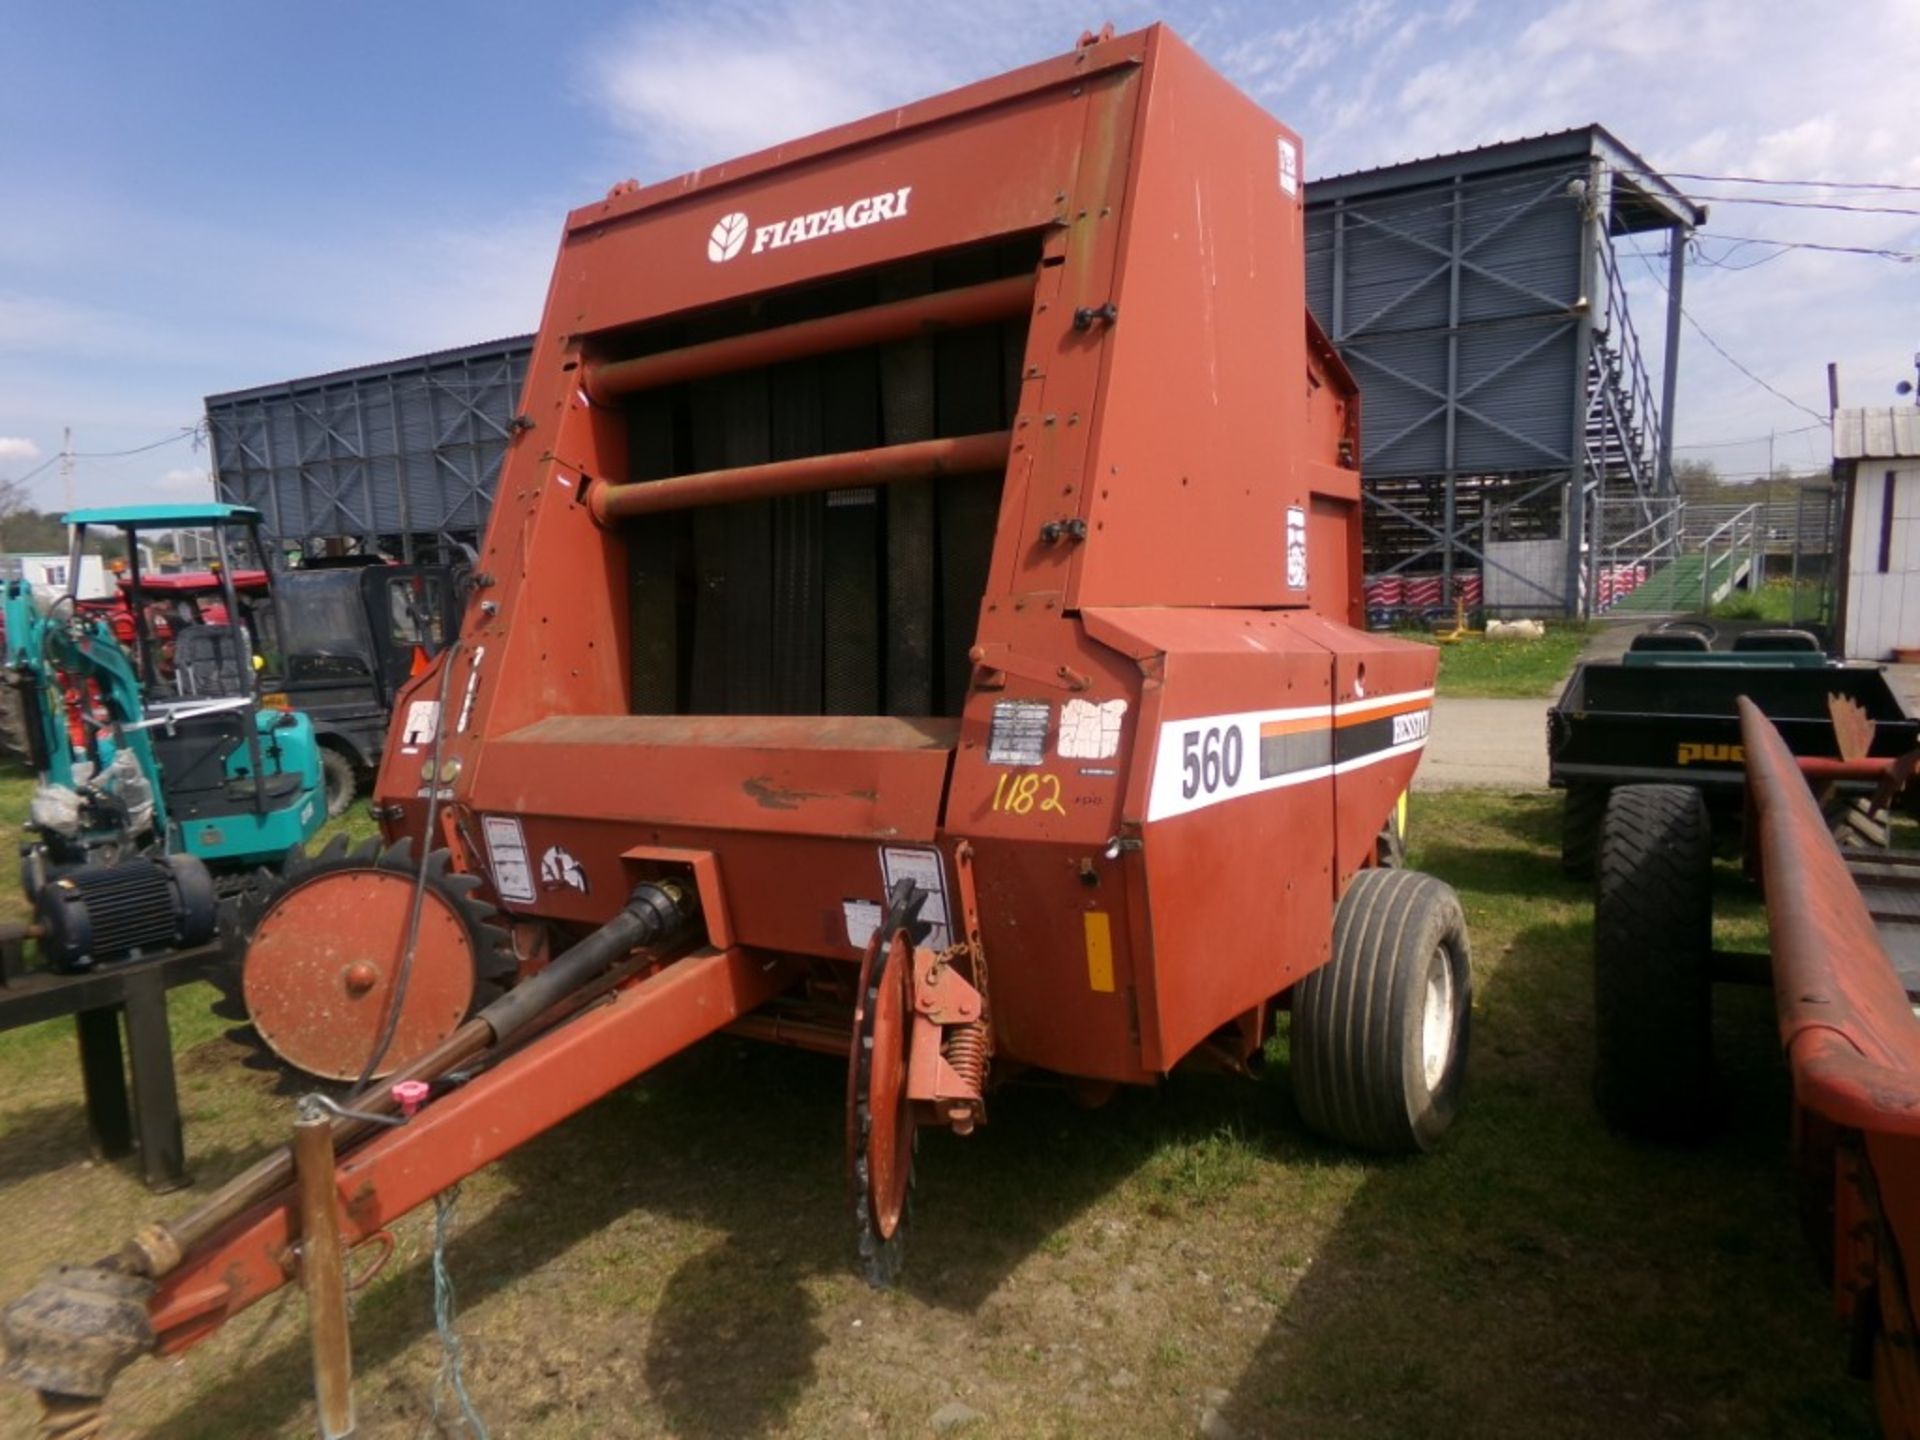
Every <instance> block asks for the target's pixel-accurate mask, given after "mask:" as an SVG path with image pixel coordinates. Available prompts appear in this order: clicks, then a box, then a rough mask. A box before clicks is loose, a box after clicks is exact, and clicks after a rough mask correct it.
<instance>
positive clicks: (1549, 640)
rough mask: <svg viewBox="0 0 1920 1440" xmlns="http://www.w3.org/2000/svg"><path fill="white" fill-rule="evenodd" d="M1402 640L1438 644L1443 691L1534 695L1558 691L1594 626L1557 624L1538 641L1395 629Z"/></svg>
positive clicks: (1497, 695)
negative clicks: (1439, 636)
mask: <svg viewBox="0 0 1920 1440" xmlns="http://www.w3.org/2000/svg"><path fill="white" fill-rule="evenodd" d="M1396 633H1397V634H1399V635H1400V637H1401V638H1402V639H1407V640H1419V641H1422V642H1424V643H1427V644H1432V645H1438V646H1439V650H1440V678H1439V681H1438V682H1437V688H1438V692H1439V693H1440V694H1441V695H1446V696H1458V697H1461V698H1478V699H1487V698H1492V699H1532V698H1534V697H1536V696H1541V695H1554V694H1557V693H1558V692H1559V689H1560V682H1561V681H1563V680H1565V679H1566V678H1567V672H1568V671H1569V670H1571V669H1572V668H1573V662H1574V661H1575V660H1576V659H1578V658H1579V655H1580V651H1581V649H1582V647H1584V646H1585V645H1586V643H1587V635H1588V633H1589V627H1587V626H1585V625H1580V624H1562V623H1558V622H1556V623H1553V624H1549V625H1548V626H1547V633H1546V634H1545V635H1544V636H1542V637H1541V638H1540V639H1538V640H1518V639H1511V640H1510V639H1490V638H1489V637H1487V636H1485V635H1467V636H1463V637H1462V638H1460V639H1459V640H1454V641H1451V642H1447V643H1444V644H1443V643H1441V642H1439V641H1437V640H1435V639H1434V637H1433V636H1432V635H1430V634H1428V633H1427V632H1425V631H1419V630H1408V631H1399V632H1396Z"/></svg>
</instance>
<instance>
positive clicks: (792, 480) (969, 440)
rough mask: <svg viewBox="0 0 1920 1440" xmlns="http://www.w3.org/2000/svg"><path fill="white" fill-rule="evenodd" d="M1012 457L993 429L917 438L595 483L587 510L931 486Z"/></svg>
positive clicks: (601, 516)
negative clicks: (919, 483) (913, 483)
mask: <svg viewBox="0 0 1920 1440" xmlns="http://www.w3.org/2000/svg"><path fill="white" fill-rule="evenodd" d="M1012 453H1013V432H1012V431H1010V430H996V431H992V432H990V433H988V434H985V435H960V436H955V437H952V438H948V439H941V440H915V441H912V442H909V443H908V444H905V445H883V446H880V447H879V448H877V449H873V450H847V451H842V452H841V453H839V454H835V455H808V456H805V457H803V458H801V459H798V460H775V461H772V462H770V463H768V464H765V465H740V466H736V467H734V468H731V469H727V470H707V471H703V472H702V473H700V474H697V475H676V476H674V477H673V478H672V479H669V480H641V481H636V482H634V483H633V484H630V485H600V486H596V487H595V488H594V490H593V492H592V494H591V495H590V497H589V504H590V505H591V507H592V509H593V518H594V519H595V520H598V521H599V522H600V523H601V524H602V525H607V524H611V523H612V522H614V521H617V520H630V519H632V518H633V517H635V516H637V515H654V514H658V513H659V512H661V511H663V510H691V509H694V508H696V507H698V506H701V505H724V504H732V503H734V502H736V501H741V500H770V499H773V498H774V497H776V496H780V495H809V494H812V493H814V492H816V491H821V490H847V489H853V488H855V487H858V486H863V485H892V484H895V483H898V482H900V481H903V480H931V479H933V478H934V477H935V476H938V475H977V474H981V473H983V472H986V471H1001V470H1005V469H1006V467H1007V457H1008V456H1009V455H1010V454H1012Z"/></svg>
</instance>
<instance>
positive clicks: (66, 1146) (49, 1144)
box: [0, 1100, 92, 1184]
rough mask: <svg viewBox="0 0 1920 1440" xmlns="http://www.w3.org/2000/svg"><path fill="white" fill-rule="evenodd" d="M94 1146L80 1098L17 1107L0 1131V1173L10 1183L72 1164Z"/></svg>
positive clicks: (84, 1108)
mask: <svg viewBox="0 0 1920 1440" xmlns="http://www.w3.org/2000/svg"><path fill="white" fill-rule="evenodd" d="M91 1147H92V1136H91V1135H90V1134H89V1133H88V1129H87V1107H86V1106H85V1105H84V1104H83V1103H82V1102H80V1101H79V1100H54V1101H49V1102H48V1103H47V1104H44V1105H35V1106H33V1107H32V1108H31V1109H28V1110H17V1111H14V1112H12V1113H10V1114H9V1115H8V1117H7V1123H6V1128H5V1130H3V1131H0V1175H4V1176H6V1177H7V1181H8V1183H9V1184H11V1183H13V1182H15V1181H19V1180H25V1179H26V1178H27V1177H28V1176H31V1175H43V1174H45V1173H46V1172H47V1171H49V1170H59V1169H61V1168H63V1167H64V1166H67V1165H71V1164H72V1163H73V1161H74V1157H75V1156H76V1155H79V1156H84V1155H86V1154H87V1153H88V1152H89V1151H90V1149H91Z"/></svg>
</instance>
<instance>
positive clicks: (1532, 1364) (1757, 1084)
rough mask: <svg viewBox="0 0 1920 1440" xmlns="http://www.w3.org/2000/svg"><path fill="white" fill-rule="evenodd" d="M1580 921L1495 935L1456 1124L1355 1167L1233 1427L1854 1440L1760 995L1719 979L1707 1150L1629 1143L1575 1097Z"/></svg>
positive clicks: (1246, 1387)
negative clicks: (1714, 1128) (1348, 1190)
mask: <svg viewBox="0 0 1920 1440" xmlns="http://www.w3.org/2000/svg"><path fill="white" fill-rule="evenodd" d="M1449 878H1454V877H1453V876H1452V875H1451V874H1450V875H1449ZM1735 883H1738V882H1737V880H1736V881H1735ZM1586 934H1587V926H1586V923H1585V921H1584V919H1583V920H1580V921H1578V922H1568V923H1565V924H1549V925H1538V926H1533V927H1529V928H1527V929H1525V930H1523V931H1521V932H1520V933H1518V934H1517V935H1515V936H1514V938H1513V941H1512V943H1511V946H1510V948H1509V949H1508V951H1507V953H1506V955H1505V957H1504V958H1503V960H1502V962H1501V964H1500V966H1499V967H1498V969H1497V970H1495V971H1494V973H1493V976H1492V979H1491V981H1490V983H1488V984H1487V985H1486V986H1485V987H1484V990H1483V994H1482V996H1481V997H1480V1001H1481V1003H1480V1004H1477V1005H1476V1015H1475V1022H1474V1023H1475V1034H1474V1036H1473V1055H1472V1062H1471V1065H1472V1070H1471V1074H1472V1078H1471V1081H1470V1087H1469V1092H1468V1103H1467V1106H1466V1109H1465V1111H1464V1113H1463V1115H1462V1117H1461V1119H1460V1122H1459V1124H1458V1125H1457V1126H1456V1127H1455V1129H1454V1130H1453V1131H1452V1132H1451V1133H1450V1134H1449V1135H1448V1136H1447V1138H1446V1140H1445V1142H1444V1143H1443V1144H1442V1146H1441V1147H1440V1148H1439V1149H1438V1150H1437V1151H1436V1152H1435V1153H1433V1154H1431V1155H1428V1156H1424V1157H1420V1158H1418V1159H1414V1160H1410V1161H1403V1162H1387V1163H1381V1164H1377V1165H1375V1166H1373V1167H1371V1168H1370V1170H1369V1173H1368V1176H1367V1179H1366V1181H1365V1182H1364V1183H1363V1184H1362V1186H1361V1187H1360V1189H1359V1191H1358V1192H1357V1193H1356V1194H1355V1196H1354V1198H1353V1199H1352V1201H1351V1202H1350V1204H1349V1205H1348V1207H1347V1208H1346V1210H1345V1211H1344V1213H1343V1214H1342V1216H1341V1218H1340V1221H1339V1223H1338V1224H1337V1226H1336V1227H1335V1229H1334V1231H1333V1232H1332V1234H1331V1235H1330V1236H1329V1237H1328V1238H1327V1239H1326V1240H1325V1241H1324V1242H1322V1243H1321V1244H1320V1245H1319V1246H1317V1247H1316V1250H1315V1253H1314V1258H1313V1263H1312V1266H1311V1267H1310V1268H1309V1269H1308V1270H1307V1272H1306V1273H1305V1274H1304V1275H1303V1276H1302V1277H1301V1279H1300V1280H1299V1282H1298V1283H1297V1284H1296V1285H1295V1287H1294V1289H1293V1290H1292V1293H1291V1294H1290V1295H1289V1297H1288V1298H1287V1300H1286V1301H1285V1303H1284V1306H1283V1309H1282V1311H1281V1313H1280V1315H1279V1317H1278V1319H1277V1320H1276V1322H1275V1323H1274V1324H1273V1325H1272V1327H1271V1329H1270V1330H1269V1332H1268V1334H1267V1335H1266V1337H1265V1338H1264V1340H1263V1341H1262V1342H1261V1344H1260V1345H1259V1347H1258V1348H1257V1350H1256V1352H1255V1353H1254V1355H1253V1357H1252V1359H1251V1361H1250V1363H1249V1364H1248V1365H1247V1367H1246V1369H1245V1370H1244V1371H1243V1373H1242V1374H1241V1376H1240V1378H1239V1381H1238V1383H1237V1385H1236V1386H1235V1388H1234V1389H1233V1391H1232V1392H1231V1394H1230V1396H1229V1398H1228V1399H1227V1401H1226V1402H1225V1404H1224V1406H1223V1407H1222V1413H1223V1416H1224V1418H1225V1419H1226V1421H1227V1422H1228V1423H1229V1424H1230V1425H1231V1427H1232V1428H1233V1430H1234V1432H1235V1433H1236V1434H1237V1435H1239V1436H1240V1437H1241V1440H1257V1437H1276V1440H1277V1437H1282V1436H1296V1435H1312V1436H1314V1437H1315V1440H1346V1437H1356V1440H1357V1437H1366V1440H1395V1437H1408V1440H1413V1437H1422V1440H1425V1437H1454V1436H1459V1437H1476V1440H1478V1437H1507V1436H1511V1437H1526V1440H1536V1437H1568V1440H1602V1437H1609V1440H1610V1437H1614V1436H1626V1435H1631V1436H1638V1437H1661V1436H1691V1435H1708V1434H1717V1435H1729V1436H1734V1435H1738V1436H1774V1437H1841V1436H1848V1437H1852V1436H1858V1437H1862V1440H1864V1437H1866V1436H1869V1435H1871V1434H1872V1433H1873V1427H1872V1424H1871V1421H1870V1418H1869V1410H1870V1405H1871V1398H1870V1392H1869V1390H1868V1387H1866V1386H1863V1385H1859V1384H1857V1383H1856V1382H1853V1381H1851V1380H1849V1379H1848V1378H1847V1377H1846V1374H1845V1359H1846V1347H1845V1338H1844V1336H1843V1334H1842V1331H1841V1327H1840V1326H1839V1324H1838V1323H1837V1322H1836V1321H1835V1320H1834V1319H1833V1317H1832V1314H1831V1311H1830V1308H1829V1306H1828V1303H1827V1298H1826V1292H1825V1290H1824V1289H1823V1288H1822V1283H1821V1281H1820V1279H1819V1278H1818V1277H1817V1276H1816V1275H1815V1273H1814V1265H1813V1262H1812V1258H1811V1251H1810V1249H1809V1247H1808V1245H1807V1242H1806V1239H1805V1237H1804V1236H1803V1234H1802V1233H1801V1230H1800V1228H1799V1223H1798V1218H1797V1214H1796V1210H1795V1204H1794V1196H1793V1189H1792V1181H1791V1176H1790V1172H1789V1168H1788V1145H1787V1138H1788V1137H1787V1130H1786V1126H1785V1125H1784V1124H1782V1123H1781V1122H1782V1119H1783V1117H1784V1116H1785V1114H1786V1113H1787V1111H1788V1109H1789V1106H1790V1103H1791V1081H1790V1078H1789V1076H1788V1075H1787V1073H1786V1069H1785V1066H1784V1063H1783V1061H1782V1060H1781V1057H1780V1054H1779V1048H1778V1042H1777V1039H1776V1034H1775V1028H1774V1012H1773V1003H1772V997H1771V995H1770V994H1769V993H1768V992H1767V991H1765V990H1764V989H1755V988H1750V987H1740V986H1721V987H1717V988H1716V992H1715V1007H1714V1008H1715V1014H1714V1044H1715V1051H1716V1065H1717V1070H1718V1077H1719V1084H1718V1090H1719V1094H1720V1098H1721V1101H1722V1111H1723V1119H1722V1123H1721V1127H1720V1129H1719V1132H1718V1133H1717V1134H1716V1135H1715V1136H1714V1138H1713V1140H1712V1141H1711V1142H1710V1143H1708V1144H1705V1145H1701V1146H1698V1147H1694V1148H1664V1147H1659V1146H1652V1145H1645V1144H1640V1143H1636V1142H1633V1141H1630V1140H1628V1139H1625V1138H1623V1137H1620V1136H1617V1135H1614V1134H1611V1133H1609V1132H1608V1130H1607V1129H1606V1128H1605V1126H1604V1125H1603V1124H1602V1123H1601V1121H1600V1119H1599V1117H1598V1116H1597V1114H1596V1113H1595V1112H1594V1110H1593V1107H1592V1105H1591V1102H1590V1099H1589V1083H1590V1081H1589V1077H1590V1074H1591V1066H1592V1043H1591V1025H1592V1018H1591V1003H1590V998H1589V995H1590V985H1591V979H1590V975H1591V970H1590V964H1589V961H1588V954H1589V952H1588V949H1587V942H1586Z"/></svg>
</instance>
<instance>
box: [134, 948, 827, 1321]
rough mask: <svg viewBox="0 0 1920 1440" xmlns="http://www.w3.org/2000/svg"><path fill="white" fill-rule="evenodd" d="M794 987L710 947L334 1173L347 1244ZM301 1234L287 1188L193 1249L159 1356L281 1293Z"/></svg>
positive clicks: (162, 1301) (762, 961)
mask: <svg viewBox="0 0 1920 1440" xmlns="http://www.w3.org/2000/svg"><path fill="white" fill-rule="evenodd" d="M793 978H794V975H793V971H792V970H791V969H790V968H789V967H788V966H787V965H786V964H784V963H780V962H772V963H769V961H768V960H767V958H766V957H764V956H759V955H755V954H753V953H751V952H748V951H744V950H740V949H731V950H707V951H702V952H700V953H697V954H695V955H692V956H689V957H688V958H687V959H685V960H679V961H676V962H674V963H673V964H671V965H669V966H667V967H666V968H665V969H664V970H661V971H660V972H658V973H657V974H655V975H653V976H651V977H649V978H648V979H646V980H643V981H641V982H639V983H638V984H636V985H633V986H631V987H630V988H628V989H626V990H622V991H619V992H618V993H617V994H615V996H614V997H613V998H612V999H611V1000H609V1001H608V1002H607V1003H606V1004H604V1005H601V1006H599V1007H598V1008H596V1009H593V1010H589V1011H587V1012H586V1013H585V1014H583V1015H581V1016H580V1017H579V1018H577V1019H574V1020H570V1021H568V1022H566V1023H565V1024H564V1025H562V1026H560V1027H559V1028H558V1029H556V1030H553V1031H551V1032H550V1033H548V1034H547V1035H545V1036H543V1037H542V1038H541V1039H539V1040H537V1041H535V1042H534V1043H533V1044H531V1045H529V1046H528V1047H527V1048H526V1049H524V1050H522V1051H520V1052H519V1053H517V1054H515V1055H513V1056H511V1057H510V1058H508V1059H507V1060H505V1061H503V1062H501V1064H500V1065H498V1066H497V1067H496V1068H494V1069H492V1070H489V1071H487V1072H486V1073H484V1074H483V1075H481V1076H480V1077H479V1078H478V1079H476V1080H474V1081H473V1082H471V1083H470V1084H468V1085H465V1086H462V1087H461V1088H460V1089H458V1090H454V1091H452V1092H450V1093H449V1094H447V1095H445V1096H444V1097H442V1098H440V1099H438V1100H436V1101H434V1102H433V1103H432V1104H430V1105H428V1106H427V1107H426V1108H425V1109H423V1110H421V1111H420V1112H419V1113H418V1114H417V1115H415V1116H414V1117H413V1119H411V1120H409V1121H408V1122H407V1123H406V1124H405V1125H402V1126H400V1127H399V1128H397V1129H393V1130H388V1131H386V1132H384V1133H382V1134H381V1135H380V1136H379V1137H378V1138H377V1139H374V1140H372V1141H370V1142H369V1143H367V1144H366V1145H364V1146H362V1147H361V1148H360V1149H358V1150H356V1151H354V1152H353V1153H352V1154H351V1155H349V1156H348V1157H347V1158H346V1159H345V1160H343V1161H342V1162H341V1163H340V1165H339V1166H338V1167H337V1169H336V1172H335V1174H336V1180H337V1184H336V1188H337V1190H338V1192H339V1197H340V1211H341V1227H340V1228H341V1238H342V1240H343V1242H344V1243H345V1244H346V1245H348V1246H349V1247H351V1246H353V1245H357V1244H359V1243H361V1242H362V1241H365V1240H366V1239H368V1238H369V1237H371V1236H372V1235H374V1234H375V1233H377V1232H378V1231H380V1230H381V1229H383V1228H384V1227H386V1226H387V1225H390V1224H392V1223H393V1222H394V1221H395V1220H397V1219H398V1218H399V1217H400V1216H402V1215H404V1214H406V1213H407V1212H408V1211H409V1210H412V1209H413V1208H414V1207H415V1206H417V1205H420V1204H422V1203H424V1202H425V1201H427V1200H430V1199H432V1198H433V1197H434V1196H435V1195H437V1194H439V1193H440V1192H441V1191H442V1190H444V1189H446V1188H447V1187H448V1186H449V1185H452V1184H453V1183H455V1182H456V1181H458V1180H461V1179H463V1178H464V1177H466V1176H468V1175H471V1174H473V1173H474V1172H475V1171H476V1170H479V1169H481V1168H483V1167H485V1166H487V1165H490V1164H492V1163H493V1162H494V1161H495V1160H497V1159H499V1158H500V1157H501V1156H502V1155H505V1154H506V1153H507V1152H508V1151H510V1150H513V1149H515V1148H517V1147H518V1146H521V1145H524V1144H526V1143H527V1141H529V1140H531V1139H533V1138H534V1137H535V1136H536V1135H539V1134H541V1133H542V1132H543V1131H545V1130H548V1129H550V1128H551V1127H552V1126H554V1125H557V1124H558V1123H559V1122H560V1121H562V1120H564V1119H566V1118H567V1117H568V1116H570V1115H572V1114H574V1113H575V1112H576V1111H579V1110H582V1109H584V1108H585V1107H586V1106H588V1105H590V1104H592V1103H593V1102H594V1101H595V1100H598V1099H599V1098H600V1097H601V1096H603V1095H606V1094H607V1093H609V1092H610V1091H612V1090H614V1089H616V1088H618V1087H619V1086H621V1085H624V1084H625V1083H626V1082H627V1081H629V1080H631V1079H633V1078H634V1077H635V1076H636V1075H639V1074H641V1073H643V1072H644V1071H647V1070H649V1069H651V1068H652V1067H653V1066H655V1065H658V1064H660V1063H661V1062H662V1061H663V1060H667V1059H669V1058H671V1057H672V1056H674V1055H677V1054H678V1053H679V1052H680V1051H682V1050H684V1049H686V1048H687V1047H688V1046H689V1045H692V1044H693V1043H694V1042H695V1041H697V1040H701V1039H704V1038H705V1037H706V1036H708V1035H711V1034H713V1033H714V1032H715V1031H718V1030H722V1029H724V1028H726V1027H727V1026H728V1025H730V1024H732V1023H733V1022H734V1021H735V1020H737V1019H739V1018H740V1017H741V1016H742V1015H745V1014H747V1013H748V1012H749V1011H751V1010H754V1009H756V1008H757V1007H759V1006H760V1005H763V1004H765V1003H766V1002H767V1001H768V1000H770V999H772V998H773V997H774V996H775V995H777V994H779V993H780V991H781V990H783V989H785V988H786V987H787V985H788V984H790V983H791V982H792V980H793ZM298 1229H299V1215H298V1203H297V1200H296V1197H295V1195H294V1193H293V1191H292V1190H291V1189H287V1190H283V1191H282V1192H281V1193H279V1194H277V1195H275V1196H273V1197H272V1198H270V1199H268V1200H266V1201H263V1202H262V1203H261V1204H260V1205H258V1206H256V1207H255V1208H254V1209H252V1210H250V1211H248V1212H247V1213H246V1214H244V1215H242V1216H240V1217H239V1218H238V1219H237V1220H235V1221H234V1222H233V1223H232V1224H230V1225H228V1226H227V1227H226V1228H225V1229H224V1230H223V1231H221V1232H220V1233H219V1234H217V1235H215V1236H213V1237H212V1239H210V1240H209V1241H208V1242H207V1243H206V1244H204V1245H201V1246H198V1247H196V1248H195V1250H194V1253H192V1254H191V1255H189V1256H187V1257H186V1259H185V1260H183V1261H182V1262H181V1264H180V1265H179V1266H178V1267H177V1268H176V1269H174V1270H173V1271H172V1272H171V1273H170V1274H168V1275H167V1277H166V1278H165V1279H164V1280H162V1281H161V1282H160V1284H159V1287H158V1289H157V1290H156V1291H155V1293H154V1297H153V1301H152V1303H151V1305H150V1306H149V1314H150V1316H151V1318H152V1325H153V1333H154V1336H155V1339H156V1349H157V1350H158V1351H159V1352H160V1353H161V1354H173V1353H175V1352H177V1351H180V1350H184V1349H186V1348H187V1347H188V1346H190V1345H193V1344H195V1343H196V1342H198V1341H200V1340H203V1339H205V1338H206V1337H207V1335H209V1334H210V1333H212V1332H213V1331H214V1330H215V1329H217V1328H219V1326H220V1325H222V1324H223V1323H225V1322H226V1321H227V1320H230V1319H232V1318H233V1316H235V1315H236V1314H238V1313H239V1312H240V1311H241V1310H243V1309H245V1308H246V1307H247V1306H248V1305H251V1304H252V1303H253V1302H254V1301H256V1300H259V1299H261V1298H263V1297H265V1296H267V1295H270V1294H272V1293H273V1292H274V1291H275V1290H277V1289H279V1288H280V1286H282V1285H283V1284H285V1283H286V1281H287V1279H288V1276H289V1274H290V1267H291V1263H292V1261H291V1257H292V1254H293V1251H292V1246H293V1242H294V1240H295V1239H296V1237H297V1234H298Z"/></svg>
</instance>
